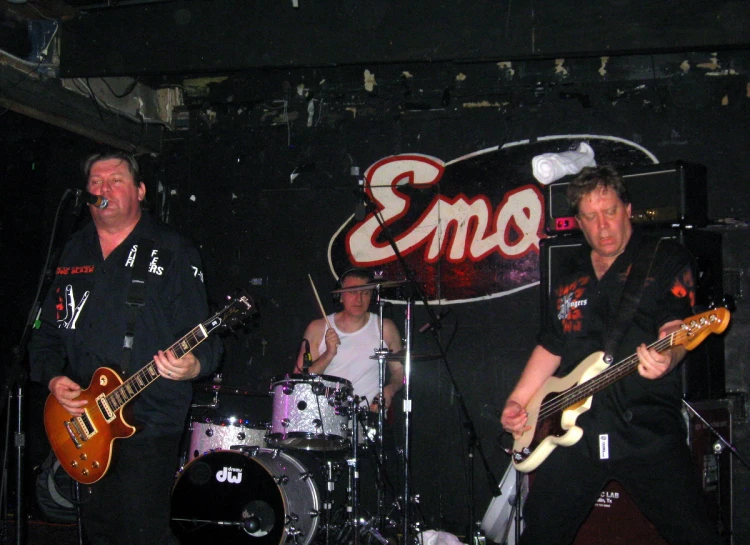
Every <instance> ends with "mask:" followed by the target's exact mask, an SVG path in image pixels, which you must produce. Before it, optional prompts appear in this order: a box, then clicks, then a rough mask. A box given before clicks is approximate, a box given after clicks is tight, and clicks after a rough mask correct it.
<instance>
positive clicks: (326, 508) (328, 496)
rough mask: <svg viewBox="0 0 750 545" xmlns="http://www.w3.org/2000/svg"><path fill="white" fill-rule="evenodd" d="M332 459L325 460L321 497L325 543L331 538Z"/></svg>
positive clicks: (327, 543)
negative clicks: (322, 495)
mask: <svg viewBox="0 0 750 545" xmlns="http://www.w3.org/2000/svg"><path fill="white" fill-rule="evenodd" d="M333 489H334V479H333V461H331V460H326V491H325V498H324V499H323V510H324V511H325V521H326V522H325V528H326V545H329V544H330V542H331V541H330V540H331V509H332V506H333V499H332V498H333Z"/></svg>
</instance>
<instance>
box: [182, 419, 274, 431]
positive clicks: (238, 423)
mask: <svg viewBox="0 0 750 545" xmlns="http://www.w3.org/2000/svg"><path fill="white" fill-rule="evenodd" d="M230 418H234V419H235V421H234V422H229V419H230ZM217 420H218V422H217ZM225 422H226V423H225ZM245 422H247V423H245ZM189 424H190V425H193V424H207V425H209V426H210V425H214V426H218V427H229V426H233V427H237V428H246V429H250V430H267V429H268V427H269V425H270V424H271V422H270V421H269V422H262V421H250V420H248V419H244V418H236V417H234V416H220V417H212V418H193V417H191V418H190V421H189Z"/></svg>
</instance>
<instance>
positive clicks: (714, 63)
mask: <svg viewBox="0 0 750 545" xmlns="http://www.w3.org/2000/svg"><path fill="white" fill-rule="evenodd" d="M698 68H706V69H708V70H718V69H719V68H721V66H719V58H718V54H716V53H713V54H712V56H711V62H700V63H698Z"/></svg>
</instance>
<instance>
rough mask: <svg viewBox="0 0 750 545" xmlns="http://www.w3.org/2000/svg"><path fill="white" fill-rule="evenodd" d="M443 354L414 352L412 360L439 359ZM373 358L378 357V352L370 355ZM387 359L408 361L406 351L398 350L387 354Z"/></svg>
mask: <svg viewBox="0 0 750 545" xmlns="http://www.w3.org/2000/svg"><path fill="white" fill-rule="evenodd" d="M441 357H442V356H441V355H440V354H412V355H411V361H432V360H439V359H440V358H441ZM370 359H371V360H376V359H378V356H377V354H376V355H374V356H370ZM385 361H400V362H401V363H403V362H404V361H406V352H398V353H397V354H386V355H385Z"/></svg>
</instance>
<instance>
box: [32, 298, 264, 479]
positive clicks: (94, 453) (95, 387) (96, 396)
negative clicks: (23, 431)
mask: <svg viewBox="0 0 750 545" xmlns="http://www.w3.org/2000/svg"><path fill="white" fill-rule="evenodd" d="M229 300H230V302H229V303H228V304H227V306H226V307H224V309H223V310H221V311H220V312H218V313H217V314H215V315H214V316H213V317H211V318H210V319H209V320H207V321H205V322H203V323H201V324H198V325H197V326H196V327H195V328H193V329H192V330H191V331H190V332H189V333H188V334H187V335H185V336H184V337H182V338H181V339H179V340H178V341H177V342H175V343H174V344H173V345H172V346H170V347H169V348H168V350H172V351H173V352H174V355H175V356H176V357H178V358H181V357H182V356H184V355H185V354H188V353H189V352H191V351H192V350H193V349H194V348H195V347H196V346H198V345H199V344H200V343H202V342H203V341H204V340H206V339H207V338H208V336H209V335H210V334H212V333H215V332H218V331H221V330H225V329H228V328H231V327H233V326H235V325H237V324H238V323H240V322H241V321H242V320H244V319H245V318H246V317H248V316H251V315H253V314H255V313H256V309H255V304H254V302H253V301H252V299H250V297H249V296H248V295H247V294H245V293H242V294H239V295H236V296H233V297H229ZM159 376H160V375H159V371H158V369H157V367H156V363H155V362H154V360H151V362H150V363H148V364H147V365H146V366H144V367H143V368H141V369H140V370H139V371H137V372H135V373H134V374H133V375H132V376H130V377H129V378H128V379H126V380H125V381H123V380H122V378H120V375H119V374H118V373H117V372H116V371H114V370H113V369H110V368H109V367H100V368H99V369H97V370H96V372H95V373H94V376H93V378H92V379H91V383H90V384H89V387H88V388H87V389H85V390H82V391H81V394H80V396H79V398H78V399H85V400H87V401H88V404H87V405H86V406H85V407H84V412H83V415H82V416H71V414H70V413H69V412H68V411H67V410H66V409H65V408H63V406H62V405H60V402H59V401H57V398H55V396H53V395H50V396H49V397H48V398H47V402H46V403H45V405H44V429H45V430H46V432H47V438H48V439H49V442H50V444H51V446H52V450H53V451H54V453H55V455H56V456H57V459H58V460H59V461H60V465H61V467H63V468H64V469H65V471H66V472H67V473H68V475H70V476H71V477H72V478H73V479H75V480H76V481H78V482H80V483H82V484H92V483H95V482H96V481H98V480H99V479H101V478H102V477H104V475H105V474H106V473H107V471H108V470H109V467H110V465H111V463H112V449H113V447H114V442H115V439H122V438H127V437H130V436H131V435H133V434H134V433H135V431H136V428H135V427H134V426H132V425H130V424H129V423H128V422H127V421H126V419H125V417H124V415H123V409H124V408H125V406H126V404H127V403H128V402H130V401H132V400H133V399H134V398H135V397H136V396H137V395H138V394H140V393H141V392H142V391H143V390H144V389H146V387H147V386H149V385H151V384H152V383H153V382H154V381H156V379H158V378H159Z"/></svg>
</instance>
